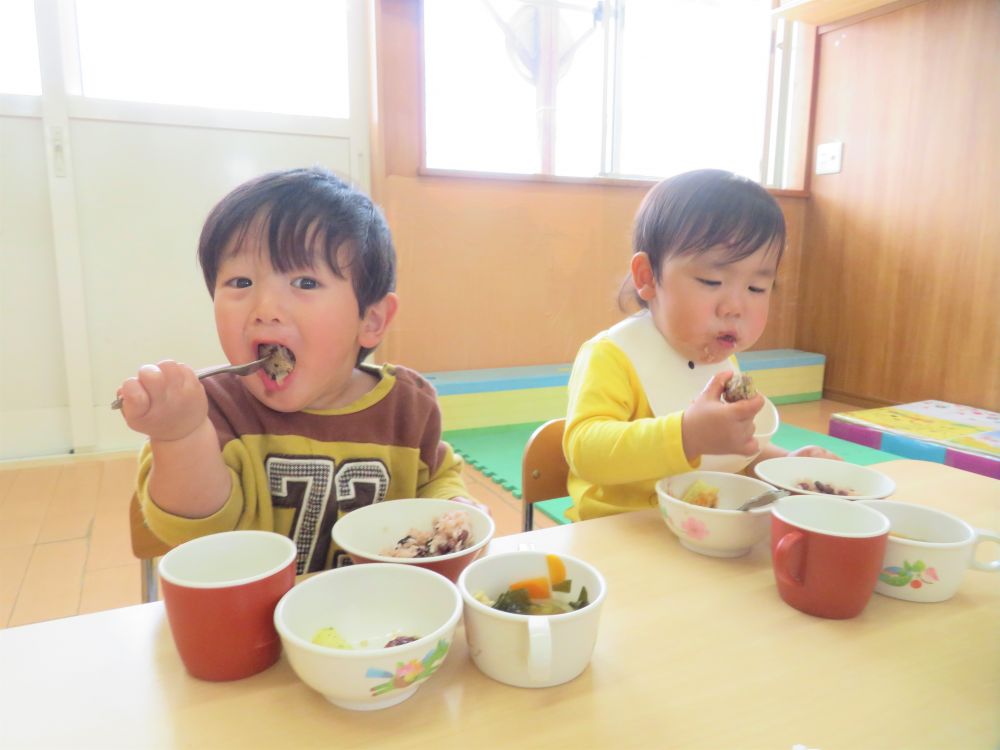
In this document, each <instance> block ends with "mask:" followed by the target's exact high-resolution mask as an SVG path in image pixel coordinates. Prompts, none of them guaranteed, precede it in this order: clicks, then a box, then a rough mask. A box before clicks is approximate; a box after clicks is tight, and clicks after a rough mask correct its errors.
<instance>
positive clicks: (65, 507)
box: [0, 401, 857, 627]
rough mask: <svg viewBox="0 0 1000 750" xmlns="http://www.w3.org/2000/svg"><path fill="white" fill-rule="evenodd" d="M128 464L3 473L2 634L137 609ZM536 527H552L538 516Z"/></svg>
mask: <svg viewBox="0 0 1000 750" xmlns="http://www.w3.org/2000/svg"><path fill="white" fill-rule="evenodd" d="M856 408H857V407H855V406H851V405H849V404H842V403H838V402H835V401H814V402H809V403H805V404H790V405H787V406H781V407H779V409H778V410H779V411H780V412H781V418H782V421H784V422H787V423H789V424H793V425H796V426H799V427H804V428H806V429H811V430H815V431H817V432H822V433H825V432H826V431H827V422H828V420H829V415H830V414H832V413H834V412H839V411H851V410H853V409H856ZM134 474H135V456H134V455H133V454H127V455H126V454H105V455H101V456H91V457H87V456H79V457H60V458H56V459H40V460H36V461H16V462H10V463H6V464H0V627H14V626H17V625H26V624H28V623H32V622H39V621H41V620H51V619H55V618H58V617H68V616H70V615H75V614H82V613H85V612H97V611H100V610H105V609H113V608H115V607H125V606H128V605H131V604H138V603H139V602H140V593H139V580H140V579H139V562H138V561H137V560H136V559H135V558H134V557H133V556H132V550H131V546H130V543H129V523H128V503H129V499H130V497H131V494H132V487H133V482H134ZM465 481H466V485H467V486H468V488H469V493H470V494H471V495H472V496H473V497H475V498H476V499H477V500H479V501H480V502H483V503H486V504H487V505H489V506H490V509H491V512H492V514H493V519H494V521H495V522H496V524H497V534H498V535H506V534H513V533H516V532H518V531H520V530H521V501H520V500H518V499H516V498H514V497H513V496H512V495H511V494H510V493H508V492H506V491H504V490H503V489H502V488H500V487H499V486H498V485H496V484H494V483H493V482H492V481H490V480H489V479H487V478H486V477H484V476H483V475H482V474H480V473H479V472H477V471H476V470H475V469H472V468H469V467H466V469H465ZM535 523H536V527H543V526H545V525H551V522H550V521H548V519H546V518H544V517H543V516H541V514H538V513H536V522H535Z"/></svg>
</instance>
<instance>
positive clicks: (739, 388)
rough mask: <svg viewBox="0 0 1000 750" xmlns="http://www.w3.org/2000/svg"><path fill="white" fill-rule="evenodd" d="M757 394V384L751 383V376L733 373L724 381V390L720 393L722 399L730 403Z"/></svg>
mask: <svg viewBox="0 0 1000 750" xmlns="http://www.w3.org/2000/svg"><path fill="white" fill-rule="evenodd" d="M756 395H757V386H755V385H754V384H753V378H751V377H750V376H749V375H742V374H741V375H733V376H732V377H731V378H730V379H729V382H728V383H726V390H725V391H723V393H722V399H723V400H724V401H728V402H729V403H732V402H734V401H743V400H744V399H748V398H753V397H754V396H756Z"/></svg>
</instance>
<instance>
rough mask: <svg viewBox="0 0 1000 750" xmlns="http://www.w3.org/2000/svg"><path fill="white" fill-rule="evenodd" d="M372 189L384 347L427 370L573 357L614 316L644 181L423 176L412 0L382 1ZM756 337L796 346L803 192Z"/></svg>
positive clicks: (787, 206) (793, 200)
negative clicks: (389, 239) (389, 322)
mask: <svg viewBox="0 0 1000 750" xmlns="http://www.w3.org/2000/svg"><path fill="white" fill-rule="evenodd" d="M376 28H377V34H378V49H379V50H380V54H379V59H378V69H379V70H378V73H379V86H378V88H379V96H378V112H379V115H378V117H377V118H376V119H377V127H376V132H375V135H374V137H373V150H374V153H375V160H374V162H375V168H374V172H373V175H372V186H373V193H374V195H375V198H376V200H377V201H379V203H380V204H381V205H382V206H383V207H384V209H385V212H386V216H387V218H388V220H389V224H390V226H391V228H392V231H393V234H394V237H395V240H396V247H397V250H398V253H399V294H400V298H401V306H400V313H399V316H398V318H397V322H396V323H395V324H394V326H393V328H392V330H391V332H390V334H389V336H388V338H387V341H386V343H385V344H384V346H383V348H382V349H381V350H380V352H379V356H380V357H381V358H384V359H387V360H391V361H396V362H401V363H403V364H407V365H410V366H412V367H416V368H418V369H421V370H424V371H434V370H450V369H473V368H482V367H504V366H516V365H534V364H551V363H561V362H569V361H571V360H572V359H573V356H574V355H575V353H576V350H577V348H578V347H579V345H580V344H581V343H582V342H583V341H584V340H586V339H587V338H589V337H590V336H592V335H593V334H594V333H596V332H597V331H599V330H601V329H602V328H605V327H607V326H609V325H611V324H612V323H614V322H615V321H616V320H618V319H619V318H620V317H621V313H620V312H619V311H618V309H617V306H616V297H617V292H618V288H619V284H620V282H621V280H622V279H623V278H624V275H625V273H626V271H627V268H628V259H629V256H630V255H631V250H630V232H631V222H632V217H633V215H634V213H635V210H636V208H637V207H638V205H639V202H640V200H641V199H642V196H643V195H644V194H645V192H646V190H648V188H649V185H648V184H632V185H627V184H623V185H610V184H578V183H570V182H553V181H549V182H532V181H529V180H505V179H487V178H482V179H477V178H473V177H468V178H466V177H441V176H427V175H421V174H420V173H419V167H420V148H421V140H420V128H421V115H420V87H421V73H420V41H419V3H415V2H412V0H382V1H381V2H380V3H378V4H377V13H376ZM779 201H780V202H781V205H782V208H783V209H784V211H785V214H786V217H787V218H788V224H789V250H788V252H787V253H786V256H785V261H784V263H783V266H782V269H781V274H780V277H779V290H778V292H777V294H776V297H775V300H774V303H773V305H772V309H771V322H770V324H769V325H768V331H767V333H766V334H765V336H764V338H763V339H762V340H761V341H760V343H759V344H758V347H757V348H772V347H779V346H792V345H793V343H794V340H795V326H796V301H797V298H798V294H797V285H798V270H799V248H800V245H801V235H802V221H803V216H804V210H805V206H804V199H802V198H797V197H793V196H782V197H780V198H779Z"/></svg>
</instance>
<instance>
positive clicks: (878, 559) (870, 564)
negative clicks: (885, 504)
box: [771, 495, 889, 620]
mask: <svg viewBox="0 0 1000 750" xmlns="http://www.w3.org/2000/svg"><path fill="white" fill-rule="evenodd" d="M888 537H889V519H888V518H886V517H885V516H884V515H882V514H881V513H879V512H877V511H875V510H872V509H871V508H869V507H867V506H864V505H861V504H859V503H854V502H851V501H849V500H845V499H843V498H838V497H832V496H829V495H808V496H806V495H793V496H792V497H783V498H781V499H780V500H778V501H777V502H776V503H775V504H774V508H773V509H772V511H771V560H772V563H773V564H774V578H775V581H776V582H777V585H778V593H779V594H780V595H781V598H782V599H783V600H784V601H785V602H786V603H788V604H789V605H791V606H792V607H795V609H797V610H800V611H802V612H805V613H806V614H810V615H816V616H818V617H828V618H831V619H837V620H843V619H847V618H850V617H855V616H857V615H859V614H861V611H862V610H863V609H864V608H865V606H866V605H867V604H868V600H869V599H871V596H872V592H874V591H875V584H876V583H877V582H878V574H879V571H880V570H881V569H882V558H883V556H884V555H885V546H886V541H887V540H888Z"/></svg>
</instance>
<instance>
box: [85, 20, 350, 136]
mask: <svg viewBox="0 0 1000 750" xmlns="http://www.w3.org/2000/svg"><path fill="white" fill-rule="evenodd" d="M76 20H77V27H78V33H79V48H80V74H81V78H82V86H83V94H84V95H85V96H89V97H95V98H100V99H119V100H128V101H141V102H152V103H160V104H180V105H191V106H200V107H212V108H217V109H240V110H252V111H257V112H278V113H283V114H299V115H318V116H325V117H338V118H347V117H349V116H350V102H349V96H348V49H347V2H346V0H281V2H275V1H274V0H145V1H144V2H136V0H76Z"/></svg>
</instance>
